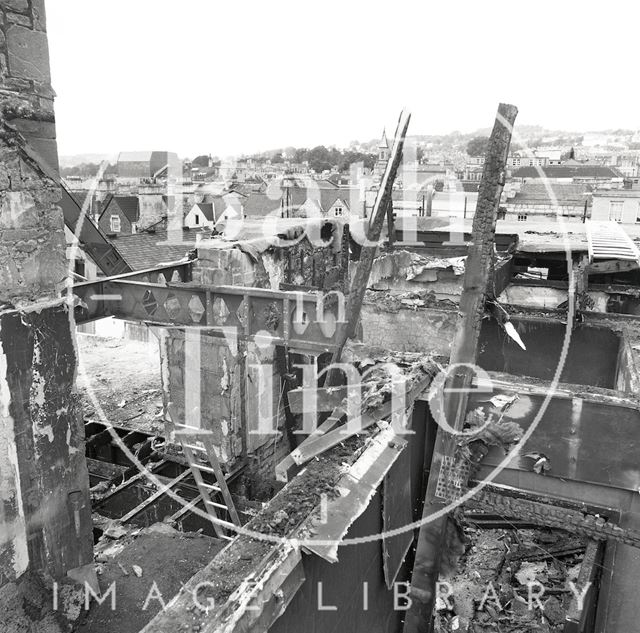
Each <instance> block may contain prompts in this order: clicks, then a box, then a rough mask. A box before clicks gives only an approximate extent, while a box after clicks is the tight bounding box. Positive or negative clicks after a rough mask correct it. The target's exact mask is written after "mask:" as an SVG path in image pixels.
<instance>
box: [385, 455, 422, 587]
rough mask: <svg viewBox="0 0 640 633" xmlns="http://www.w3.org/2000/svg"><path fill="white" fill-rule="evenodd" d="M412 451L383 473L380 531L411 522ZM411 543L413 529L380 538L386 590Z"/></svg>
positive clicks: (398, 570) (401, 456)
mask: <svg viewBox="0 0 640 633" xmlns="http://www.w3.org/2000/svg"><path fill="white" fill-rule="evenodd" d="M412 501H413V500H412V498H411V451H410V450H405V451H403V452H402V454H401V455H400V457H398V459H397V461H396V462H395V463H394V464H393V466H391V468H390V469H389V472H388V473H387V474H386V476H385V478H384V481H383V487H382V529H383V531H384V532H389V531H391V530H395V529H398V528H402V527H404V526H405V525H409V524H410V523H412V522H413V520H414V519H413V502H412ZM412 543H413V530H406V531H405V532H402V533H401V534H398V535H396V536H392V537H390V538H383V539H382V569H383V572H384V579H385V582H386V583H387V588H388V589H393V583H394V582H395V580H396V578H397V576H398V573H399V572H400V568H401V567H402V565H403V563H404V559H405V557H406V556H407V552H408V551H409V548H410V547H411V544H412Z"/></svg>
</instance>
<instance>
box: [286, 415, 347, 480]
mask: <svg viewBox="0 0 640 633" xmlns="http://www.w3.org/2000/svg"><path fill="white" fill-rule="evenodd" d="M341 411H342V414H341V413H340V412H341ZM343 414H344V410H343V409H342V408H341V407H336V408H335V409H334V410H333V413H332V414H331V415H330V416H329V417H328V418H327V419H326V420H325V421H324V422H323V423H322V424H321V425H320V426H318V428H317V429H316V430H315V431H314V432H313V433H311V434H310V435H309V437H307V438H306V439H305V440H304V442H301V443H300V444H298V448H301V447H302V448H303V449H304V448H305V447H306V446H307V445H308V444H310V443H311V442H313V440H315V439H316V438H318V437H320V436H321V435H324V434H325V433H327V432H329V431H330V430H331V429H332V428H333V427H334V426H335V425H336V424H338V422H340V416H341V415H343ZM297 466H298V465H297V464H296V462H295V461H294V459H293V457H292V456H291V453H289V455H287V456H286V457H285V458H284V459H283V460H282V461H280V462H279V463H278V464H277V465H276V479H277V480H278V481H283V482H287V481H289V477H290V476H291V474H292V472H293V471H294V470H296V469H297Z"/></svg>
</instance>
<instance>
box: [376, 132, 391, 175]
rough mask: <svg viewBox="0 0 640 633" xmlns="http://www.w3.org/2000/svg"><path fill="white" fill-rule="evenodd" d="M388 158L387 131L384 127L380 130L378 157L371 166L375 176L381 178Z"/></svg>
mask: <svg viewBox="0 0 640 633" xmlns="http://www.w3.org/2000/svg"><path fill="white" fill-rule="evenodd" d="M388 160H389V142H388V141H387V131H386V129H383V130H382V138H381V139H380V142H379V143H378V159H377V160H376V164H375V166H374V168H373V173H374V175H376V176H377V177H379V178H381V177H382V174H383V173H384V170H385V168H386V167H387V162H388Z"/></svg>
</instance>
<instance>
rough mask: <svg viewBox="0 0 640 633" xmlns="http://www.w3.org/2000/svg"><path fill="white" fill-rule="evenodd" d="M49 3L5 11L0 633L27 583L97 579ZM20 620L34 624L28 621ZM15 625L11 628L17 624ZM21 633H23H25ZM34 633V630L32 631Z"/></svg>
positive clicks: (4, 5)
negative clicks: (67, 292)
mask: <svg viewBox="0 0 640 633" xmlns="http://www.w3.org/2000/svg"><path fill="white" fill-rule="evenodd" d="M53 97H54V92H53V90H52V88H51V86H50V77H49V59H48V47H47V35H46V32H45V14H44V4H43V0H3V1H2V2H1V3H0V495H1V498H2V503H1V504H0V511H1V522H2V525H1V528H0V629H1V630H13V629H12V628H11V626H13V627H15V626H17V624H16V620H15V618H16V617H19V616H17V615H16V613H15V612H13V610H12V609H11V608H9V606H8V605H10V603H11V600H12V596H13V598H15V596H16V593H19V592H20V590H21V586H22V585H23V584H24V581H25V578H26V577H30V578H32V577H34V576H39V577H40V579H41V582H42V583H44V585H47V584H49V585H51V583H52V581H54V580H61V579H63V578H67V575H68V574H69V575H71V576H73V577H75V578H76V579H84V578H90V577H91V574H92V573H93V571H92V569H93V566H92V562H93V548H92V530H91V510H90V503H89V492H88V485H89V481H88V473H87V468H86V463H85V459H84V431H83V427H82V424H81V419H80V415H79V410H78V407H77V406H76V396H75V393H74V381H75V371H76V362H77V356H76V350H75V333H74V324H73V320H72V318H71V317H70V315H69V311H68V309H67V305H66V303H65V300H64V298H62V297H61V294H60V293H61V290H62V289H63V287H64V283H65V277H66V275H67V265H66V261H65V237H64V221H63V215H62V210H61V208H60V207H59V206H58V204H57V203H58V200H59V199H60V191H59V188H58V187H57V186H56V184H55V183H54V182H52V181H51V180H50V179H48V178H47V177H46V176H45V175H44V173H43V171H42V170H41V169H40V168H39V165H38V162H37V161H33V160H30V159H29V158H28V156H27V155H26V154H25V153H24V152H22V151H21V144H23V143H24V142H25V140H26V142H27V143H28V144H29V146H30V147H31V149H32V150H34V151H35V152H36V153H37V154H38V155H39V156H40V157H41V158H42V161H44V162H46V163H47V164H48V166H49V167H50V168H53V169H54V170H57V168H58V159H57V148H56V141H55V123H54V112H53ZM20 617H27V616H25V615H24V614H23V616H20ZM9 618H13V619H12V620H11V621H9V620H8V619H9ZM20 630H22V629H20ZM25 630H26V629H25Z"/></svg>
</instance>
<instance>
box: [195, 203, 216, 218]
mask: <svg viewBox="0 0 640 633" xmlns="http://www.w3.org/2000/svg"><path fill="white" fill-rule="evenodd" d="M197 207H198V209H200V213H202V215H204V217H205V218H207V220H209V222H215V219H216V218H215V215H214V214H213V204H211V203H210V202H198V203H197Z"/></svg>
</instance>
